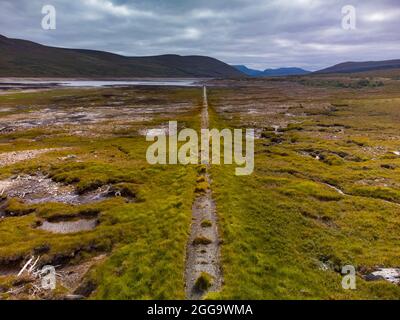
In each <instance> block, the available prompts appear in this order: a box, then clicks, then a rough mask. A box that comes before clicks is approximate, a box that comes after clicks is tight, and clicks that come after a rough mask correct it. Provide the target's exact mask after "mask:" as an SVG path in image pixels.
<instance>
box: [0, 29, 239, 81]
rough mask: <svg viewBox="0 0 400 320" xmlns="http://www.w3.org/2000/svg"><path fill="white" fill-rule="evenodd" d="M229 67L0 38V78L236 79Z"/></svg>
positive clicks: (207, 59)
mask: <svg viewBox="0 0 400 320" xmlns="http://www.w3.org/2000/svg"><path fill="white" fill-rule="evenodd" d="M240 76H243V74H242V73H241V72H239V71H238V70H236V69H235V68H233V67H231V66H230V65H228V64H226V63H224V62H222V61H219V60H217V59H214V58H210V57H205V56H179V55H172V54H171V55H161V56H150V57H125V56H121V55H117V54H113V53H109V52H103V51H94V50H82V49H63V48H55V47H48V46H44V45H40V44H37V43H34V42H31V41H26V40H18V39H10V38H7V37H4V36H2V35H0V77H66V78H70V77H71V78H73V77H75V78H79V77H81V78H83V77H88V78H107V77H108V78H118V77H119V78H125V77H126V78H134V77H174V78H190V77H205V78H206V77H240Z"/></svg>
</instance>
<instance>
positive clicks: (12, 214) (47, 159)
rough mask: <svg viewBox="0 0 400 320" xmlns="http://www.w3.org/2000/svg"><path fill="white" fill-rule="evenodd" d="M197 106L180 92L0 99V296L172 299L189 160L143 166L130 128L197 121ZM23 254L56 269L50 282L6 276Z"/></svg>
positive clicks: (141, 140)
mask: <svg viewBox="0 0 400 320" xmlns="http://www.w3.org/2000/svg"><path fill="white" fill-rule="evenodd" d="M201 103H202V100H201V91H199V89H191V88H182V89H181V88H155V87H154V88H147V87H144V88H139V87H138V88H121V89H117V88H114V89H93V90H89V89H81V90H78V89H57V90H52V91H46V92H37V93H19V94H10V95H3V96H1V97H0V114H1V116H0V122H1V123H2V126H4V127H7V130H3V131H2V132H1V133H0V154H2V155H3V158H2V156H1V155H0V159H4V162H3V163H2V165H1V167H0V194H1V197H0V297H1V298H2V299H20V298H29V299H31V298H32V299H34V298H47V299H51V298H57V299H60V298H61V299H62V298H68V297H70V295H71V294H74V296H77V297H79V296H81V295H83V296H85V297H88V298H92V299H102V298H104V299H117V298H121V299H148V298H155V299H157V298H158V299H168V298H169V299H172V298H175V299H178V298H184V297H185V293H184V276H183V273H184V260H185V246H186V242H187V236H188V232H189V225H190V221H191V208H192V201H193V199H194V190H195V184H196V177H197V168H196V167H195V166H194V167H190V166H179V165H175V166H168V167H167V166H150V165H149V164H148V163H147V161H146V158H145V155H146V149H147V147H148V146H149V145H150V142H146V141H145V137H144V136H143V132H142V131H143V130H147V129H149V130H151V129H153V128H159V127H163V126H164V125H165V123H167V122H168V120H178V121H179V124H180V125H181V126H187V127H191V128H198V127H199V123H200V116H196V115H199V114H200V113H199V112H200V111H199V110H200V107H201ZM82 110H83V111H82ZM105 110H106V112H104V111H105ZM82 112H83V113H85V114H89V115H93V114H96V116H95V117H94V118H91V119H90V121H88V120H87V119H86V118H84V117H80V116H79V117H78V116H77V115H82ZM61 113H62V114H63V116H60V118H57V116H56V115H57V114H60V115H61ZM39 115H40V116H39ZM64 115H66V116H65V117H64ZM27 123H29V126H27V125H26V124H27ZM89 123H90V125H93V126H94V127H95V128H96V129H95V130H93V131H92V130H91V127H90V126H89ZM27 150H29V151H28V152H27ZM35 150H38V151H35ZM39 150H42V151H39ZM10 158H12V159H10ZM14 160H15V161H14ZM77 231H78V232H77ZM79 231H80V232H79ZM31 256H35V257H38V256H40V260H39V265H40V266H42V265H45V264H52V265H54V266H56V270H57V273H60V275H61V276H60V278H59V277H58V278H57V279H58V280H59V281H58V282H57V283H58V287H57V290H55V291H52V292H48V293H43V292H42V293H41V294H40V295H35V296H33V295H32V294H31V290H29V283H30V281H31V280H30V279H29V277H28V279H25V278H24V279H23V280H22V279H21V278H18V277H17V273H18V272H19V270H20V269H21V267H22V266H23V264H24V263H25V262H26V261H27V260H28V259H29V258H30V257H31ZM99 256H101V257H102V258H101V259H98V257H99ZM93 261H95V263H94V262H93ZM71 274H72V276H71ZM71 277H72V278H73V279H75V280H71V279H70V278H71ZM77 279H78V280H79V281H77ZM71 281H72V282H74V285H68V284H69V283H71ZM77 282H79V283H77ZM23 285H25V286H26V288H23Z"/></svg>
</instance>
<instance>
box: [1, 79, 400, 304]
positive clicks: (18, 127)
mask: <svg viewBox="0 0 400 320" xmlns="http://www.w3.org/2000/svg"><path fill="white" fill-rule="evenodd" d="M360 77H362V76H360V75H359V76H355V77H352V78H343V77H332V78H329V77H321V78H317V77H302V78H288V79H271V80H263V79H256V80H249V79H245V80H214V81H213V82H211V83H210V84H209V90H208V98H209V103H210V105H209V115H210V127H211V128H212V127H218V128H226V127H228V128H244V127H250V128H255V129H256V135H257V139H256V144H255V145H256V146H255V148H256V150H255V171H254V173H253V174H252V175H251V176H243V177H237V176H235V175H234V169H235V167H236V165H227V166H224V165H221V166H211V168H210V171H209V174H210V178H211V179H212V190H211V192H212V195H213V199H214V201H215V206H216V213H217V216H218V224H219V225H218V230H219V232H220V237H219V238H220V240H221V241H220V245H221V247H220V248H221V264H222V272H223V275H224V282H223V284H222V287H221V289H220V291H219V292H217V293H209V294H208V295H207V296H206V297H205V298H222V299H229V298H230V299H232V298H235V299H316V298H320V299H360V298H368V299H389V298H390V299H398V298H399V297H400V288H399V286H398V285H397V284H395V283H390V282H389V281H385V280H383V278H382V277H379V276H371V274H372V272H374V271H379V270H380V268H398V267H400V249H399V248H400V247H399V244H400V239H399V236H398V235H399V230H400V216H399V215H400V206H399V205H400V189H399V186H400V178H399V175H398V174H397V173H399V172H398V171H399V170H400V143H399V135H400V134H399V132H400V130H399V129H400V124H399V121H398V120H399V115H400V113H399V111H398V110H399V107H400V94H399V92H400V91H399V89H400V81H398V80H396V79H397V78H385V77H382V76H380V77H379V79H371V82H370V83H368V84H366V82H359V81H360V79H359V78H360ZM368 77H371V75H368ZM380 82H382V84H381V83H380ZM201 106H202V92H201V89H200V88H167V87H158V88H157V87H146V88H140V87H135V88H119V89H118V88H103V89H55V90H48V91H45V92H37V93H19V94H18V93H17V94H9V95H2V96H0V154H6V153H7V156H3V157H4V158H3V159H7V162H5V163H4V164H2V165H1V168H0V185H3V186H5V187H7V188H8V190H10V188H11V189H12V186H13V183H15V184H14V186H15V185H16V186H18V185H19V184H18V183H16V182H18V181H22V182H23V181H25V180H28V181H32V179H37V178H39V179H43V180H42V182H41V183H40V184H39V185H38V186H40V188H37V190H36V193H35V192H34V193H33V194H26V193H24V192H18V190H15V189H12V190H13V192H9V194H10V195H11V196H7V190H5V191H3V190H1V189H0V194H2V196H1V200H0V216H2V217H3V218H1V219H0V292H2V294H1V298H3V299H15V298H47V299H48V298H65V297H66V295H67V294H76V295H83V296H85V297H87V298H89V299H118V298H120V299H183V298H185V283H184V271H185V257H186V245H187V243H188V237H189V233H190V224H191V214H192V213H191V210H192V205H193V202H194V200H195V199H196V190H198V189H199V186H198V185H197V182H196V180H197V178H198V172H199V170H201V167H199V166H180V165H169V166H150V165H148V164H147V162H146V159H145V154H146V149H147V146H148V145H149V144H150V143H149V142H146V141H145V139H144V137H143V134H144V132H146V130H152V129H157V130H161V129H163V128H165V127H166V124H167V122H168V120H178V122H179V124H180V126H181V127H184V126H186V127H190V128H195V129H199V128H200V112H201ZM2 128H3V129H2ZM43 149H44V150H45V152H39V153H37V154H35V155H34V156H32V153H31V152H32V150H43ZM26 151H29V152H28V153H26ZM12 152H15V153H18V152H25V154H28V155H30V156H28V157H27V158H24V156H23V155H24V153H20V154H19V156H18V157H17V156H16V157H17V158H18V161H12V160H11V161H10V160H9V155H10V153H12ZM1 159H2V158H1V155H0V161H1ZM1 183H2V184H1ZM44 183H46V184H45V186H43V184H44ZM10 186H11V187H10ZM47 187H48V188H49V189H46V188H47ZM24 190H25V189H24ZM20 191H21V190H20ZM47 191H48V192H47ZM47 193H49V194H50V198H51V199H52V200H51V202H48V201H46V202H41V201H38V200H37V199H38V197H39V198H40V197H42V196H45V195H46V194H47ZM93 195H94V196H95V195H97V197H95V198H92V197H91V196H93ZM31 199H35V201H31ZM54 199H55V200H57V202H54V201H55V200H54ZM70 199H73V201H70ZM76 199H78V203H77V202H76V201H77V200H76ZM87 199H89V200H88V201H86V200H87ZM82 220H84V221H89V222H87V223H86V224H85V226H88V225H89V226H90V228H87V229H82V231H81V232H78V233H56V232H51V231H49V230H42V229H43V225H45V226H46V225H47V223H51V224H58V223H61V225H60V228H61V229H63V227H66V226H70V225H71V223H73V226H74V227H76V225H77V224H78V222H79V221H82ZM64 222H65V223H69V224H65V225H62V223H64ZM94 222H95V223H94ZM81 227H82V226H81ZM78 229H79V228H78ZM52 230H57V228H55V229H52ZM63 230H65V228H64V229H63ZM75 230H76V229H75ZM32 255H35V256H40V257H41V258H40V264H41V265H44V264H47V263H51V264H53V265H56V266H58V270H59V272H60V275H61V276H60V281H59V282H58V283H59V285H58V287H57V290H55V291H53V292H51V293H48V294H47V295H44V296H34V297H32V296H30V295H29V292H28V291H24V290H22V291H15V289H16V288H20V287H21V279H18V278H17V277H16V274H17V273H18V271H19V269H20V268H21V267H22V265H23V263H24V262H25V261H26V260H27V259H28V258H29V257H30V256H32ZM348 264H350V265H354V267H355V268H356V270H357V289H356V290H344V289H343V288H342V286H341V280H342V277H341V275H340V270H341V268H342V266H344V265H348ZM68 275H69V277H68ZM366 279H368V280H374V281H367V280H366ZM28 280H29V279H28ZM15 292H18V293H15Z"/></svg>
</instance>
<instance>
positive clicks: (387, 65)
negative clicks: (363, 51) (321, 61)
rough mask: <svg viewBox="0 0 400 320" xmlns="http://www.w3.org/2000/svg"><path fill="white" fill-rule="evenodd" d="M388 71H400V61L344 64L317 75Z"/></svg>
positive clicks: (320, 71)
mask: <svg viewBox="0 0 400 320" xmlns="http://www.w3.org/2000/svg"><path fill="white" fill-rule="evenodd" d="M388 69H400V60H385V61H366V62H344V63H339V64H337V65H334V66H332V67H329V68H326V69H322V70H319V71H317V72H315V73H354V72H366V71H376V70H388Z"/></svg>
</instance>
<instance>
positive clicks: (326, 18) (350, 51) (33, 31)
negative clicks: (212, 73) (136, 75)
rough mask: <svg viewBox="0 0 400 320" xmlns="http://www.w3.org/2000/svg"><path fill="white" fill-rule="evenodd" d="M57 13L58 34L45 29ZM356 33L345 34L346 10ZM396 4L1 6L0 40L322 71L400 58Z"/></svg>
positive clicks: (233, 0) (68, 1) (149, 0)
mask: <svg viewBox="0 0 400 320" xmlns="http://www.w3.org/2000/svg"><path fill="white" fill-rule="evenodd" d="M44 4H52V5H54V6H55V7H56V9H57V30H54V31H45V30H42V29H41V27H40V22H41V19H42V14H41V8H42V6H43V5H44ZM348 4H351V5H353V6H354V7H355V8H356V10H357V29H356V30H351V31H346V30H343V29H342V28H341V17H342V16H341V8H342V7H343V6H344V5H348ZM399 27H400V5H399V3H398V0H382V1H379V2H378V1H374V0H279V1H278V0H269V1H268V0H218V1H215V0H203V1H200V0H197V1H196V0H135V1H129V0H45V1H43V0H2V1H1V2H0V33H1V34H4V35H5V36H8V37H13V38H22V39H28V40H31V41H36V42H40V43H43V44H46V45H53V46H61V47H75V48H88V49H96V50H106V51H111V52H115V53H119V54H124V55H130V56H142V55H156V54H164V53H177V54H202V55H209V56H214V57H216V58H219V59H221V60H223V61H225V62H227V63H232V64H247V65H249V66H250V67H257V68H267V67H280V66H299V67H304V68H309V69H313V70H314V69H319V68H322V67H326V66H329V65H332V64H334V63H338V62H342V61H346V60H380V59H395V58H400V51H399V49H400V42H399V40H400V39H399V38H400V35H399V33H398V30H399V29H400V28H399Z"/></svg>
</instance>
